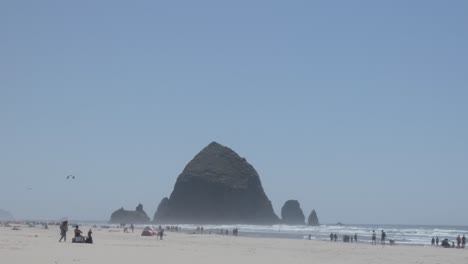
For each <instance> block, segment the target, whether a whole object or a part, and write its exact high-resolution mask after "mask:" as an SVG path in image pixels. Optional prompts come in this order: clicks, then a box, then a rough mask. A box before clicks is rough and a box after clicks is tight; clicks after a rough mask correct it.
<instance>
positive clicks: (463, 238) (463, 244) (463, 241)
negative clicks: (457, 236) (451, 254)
mask: <svg viewBox="0 0 468 264" xmlns="http://www.w3.org/2000/svg"><path fill="white" fill-rule="evenodd" d="M465 245H466V238H465V235H463V237H462V248H465Z"/></svg>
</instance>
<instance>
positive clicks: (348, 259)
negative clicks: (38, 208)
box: [0, 226, 468, 264]
mask: <svg viewBox="0 0 468 264" xmlns="http://www.w3.org/2000/svg"><path fill="white" fill-rule="evenodd" d="M80 229H81V230H82V231H83V233H85V234H86V233H87V231H88V229H89V227H85V226H83V227H81V228H80ZM72 231H73V229H72V228H70V231H69V232H68V238H67V242H66V243H63V242H62V243H59V242H58V239H59V238H60V237H59V228H58V226H50V227H49V229H48V230H46V229H41V228H40V227H26V226H21V230H19V231H14V230H12V229H11V227H10V228H9V227H0V260H1V261H0V263H2V264H13V263H18V264H23V263H24V264H31V263H34V264H43V263H44V264H65V263H73V264H87V263H100V264H102V263H112V264H124V263H125V264H138V263H161V262H165V263H195V264H198V263H199V264H202V263H203V264H210V263H236V264H239V263H282V264H284V263H287V264H292V263H320V264H325V263H349V264H354V263H355V264H358V263H359V264H362V263H444V264H446V263H458V264H465V263H468V249H444V248H434V247H429V246H426V247H419V246H398V245H397V246H385V247H382V246H380V245H379V246H371V245H369V244H359V243H358V244H349V243H343V242H336V243H333V242H326V241H309V240H293V239H270V238H247V237H232V236H221V235H198V234H196V235H192V234H185V233H182V232H181V233H172V232H167V235H166V236H165V237H164V240H162V241H160V240H157V238H156V237H141V236H140V233H141V230H135V233H123V232H122V231H121V230H119V229H93V235H94V236H93V238H94V241H95V243H94V244H74V243H71V237H72V234H73V232H72ZM240 232H242V230H240Z"/></svg>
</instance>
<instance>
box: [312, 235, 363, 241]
mask: <svg viewBox="0 0 468 264" xmlns="http://www.w3.org/2000/svg"><path fill="white" fill-rule="evenodd" d="M311 238H312V235H310V234H309V240H311ZM337 239H338V234H337V233H334V234H333V233H330V241H332V242H336V240H337ZM357 241H358V239H357V233H354V235H343V242H351V243H357Z"/></svg>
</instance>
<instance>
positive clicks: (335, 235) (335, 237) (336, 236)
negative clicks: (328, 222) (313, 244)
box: [333, 233, 338, 242]
mask: <svg viewBox="0 0 468 264" xmlns="http://www.w3.org/2000/svg"><path fill="white" fill-rule="evenodd" d="M333 238H334V239H335V242H336V240H337V239H338V235H337V234H336V233H335V234H334V235H333Z"/></svg>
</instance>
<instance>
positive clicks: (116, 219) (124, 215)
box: [109, 204, 150, 224]
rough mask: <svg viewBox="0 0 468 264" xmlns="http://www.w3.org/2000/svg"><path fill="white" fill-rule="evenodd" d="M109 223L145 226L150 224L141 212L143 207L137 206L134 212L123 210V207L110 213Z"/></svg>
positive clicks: (146, 216)
mask: <svg viewBox="0 0 468 264" xmlns="http://www.w3.org/2000/svg"><path fill="white" fill-rule="evenodd" d="M109 222H110V223H126V224H146V223H149V222H150V218H149V217H148V215H147V214H146V213H145V211H144V210H143V205H142V204H139V205H138V206H137V207H136V209H135V211H128V210H125V209H124V208H123V207H122V208H120V209H119V210H117V211H115V212H113V213H112V215H111V218H110V221H109Z"/></svg>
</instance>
